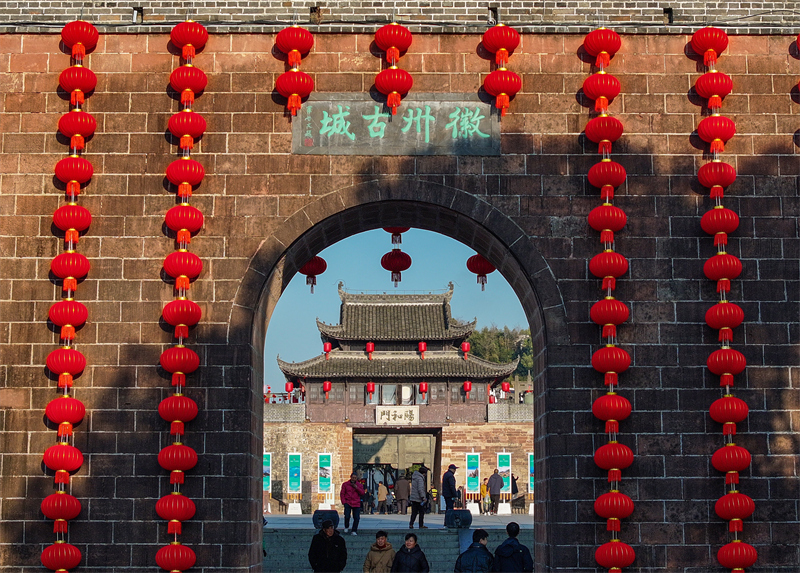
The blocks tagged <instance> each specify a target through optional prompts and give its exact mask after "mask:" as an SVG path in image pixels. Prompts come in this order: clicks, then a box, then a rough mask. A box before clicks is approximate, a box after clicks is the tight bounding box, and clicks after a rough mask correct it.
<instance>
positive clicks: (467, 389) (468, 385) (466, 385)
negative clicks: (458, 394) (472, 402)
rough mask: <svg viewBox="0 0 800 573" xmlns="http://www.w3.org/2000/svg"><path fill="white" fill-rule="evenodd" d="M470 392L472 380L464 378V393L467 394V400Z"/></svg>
mask: <svg viewBox="0 0 800 573" xmlns="http://www.w3.org/2000/svg"><path fill="white" fill-rule="evenodd" d="M470 392H472V382H470V381H469V380H466V381H465V382H464V393H465V394H466V395H467V400H469V393H470Z"/></svg>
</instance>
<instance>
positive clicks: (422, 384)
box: [419, 382, 428, 400]
mask: <svg viewBox="0 0 800 573" xmlns="http://www.w3.org/2000/svg"><path fill="white" fill-rule="evenodd" d="M419 392H420V394H422V399H423V400H424V399H425V394H427V393H428V383H427V382H420V383H419Z"/></svg>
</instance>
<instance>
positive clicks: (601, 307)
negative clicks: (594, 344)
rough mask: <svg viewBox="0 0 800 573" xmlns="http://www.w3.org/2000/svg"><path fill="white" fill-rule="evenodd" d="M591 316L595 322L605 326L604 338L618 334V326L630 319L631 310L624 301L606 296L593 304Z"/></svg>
mask: <svg viewBox="0 0 800 573" xmlns="http://www.w3.org/2000/svg"><path fill="white" fill-rule="evenodd" d="M589 316H590V317H591V319H592V321H593V322H594V323H595V324H598V325H600V326H602V327H603V334H602V336H603V337H604V338H605V337H608V336H611V337H614V336H616V335H617V326H618V325H620V324H622V323H623V322H625V321H626V320H628V317H629V316H630V311H629V310H628V306H627V305H626V304H625V303H624V302H622V301H619V300H617V299H615V298H613V297H606V298H604V299H603V300H599V301H597V302H596V303H594V304H593V305H592V310H591V311H590V312H589Z"/></svg>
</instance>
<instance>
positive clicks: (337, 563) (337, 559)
mask: <svg viewBox="0 0 800 573" xmlns="http://www.w3.org/2000/svg"><path fill="white" fill-rule="evenodd" d="M308 562H309V563H310V564H311V569H312V570H313V571H314V573H340V572H341V571H342V569H344V568H345V566H346V565H347V546H346V545H345V542H344V538H343V537H342V536H341V535H339V532H338V531H336V529H335V528H334V527H333V522H332V521H331V520H330V519H326V520H325V521H323V522H322V529H320V530H319V533H317V534H316V535H315V536H314V537H313V538H312V539H311V547H310V548H309V550H308Z"/></svg>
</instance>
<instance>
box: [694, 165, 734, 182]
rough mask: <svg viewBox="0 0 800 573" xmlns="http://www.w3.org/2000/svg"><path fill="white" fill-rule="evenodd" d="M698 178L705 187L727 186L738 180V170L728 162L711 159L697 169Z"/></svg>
mask: <svg viewBox="0 0 800 573" xmlns="http://www.w3.org/2000/svg"><path fill="white" fill-rule="evenodd" d="M697 179H698V180H699V181H700V184H701V185H703V186H705V187H714V186H716V185H719V186H720V187H727V186H728V185H730V184H731V183H733V182H734V181H735V180H736V170H735V169H734V168H733V167H732V166H731V165H728V164H727V163H722V162H721V161H711V162H709V163H706V164H705V165H703V166H702V167H700V169H698V170H697Z"/></svg>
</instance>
